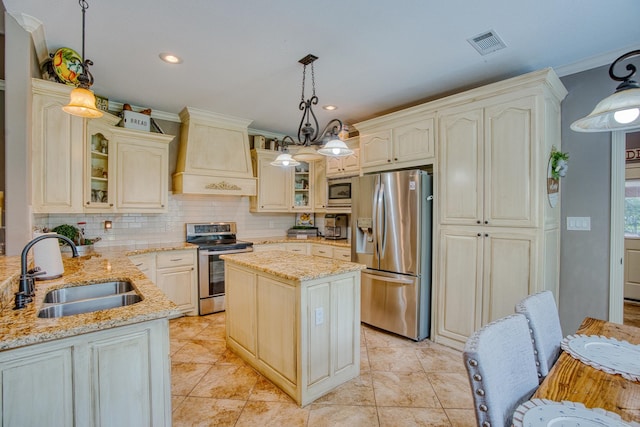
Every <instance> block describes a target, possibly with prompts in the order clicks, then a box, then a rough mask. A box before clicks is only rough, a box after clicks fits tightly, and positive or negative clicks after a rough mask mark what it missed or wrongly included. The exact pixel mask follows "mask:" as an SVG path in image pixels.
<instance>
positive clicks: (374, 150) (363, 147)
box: [360, 130, 392, 168]
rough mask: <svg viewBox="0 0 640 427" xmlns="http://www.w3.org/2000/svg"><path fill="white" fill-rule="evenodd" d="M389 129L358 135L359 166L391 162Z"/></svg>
mask: <svg viewBox="0 0 640 427" xmlns="http://www.w3.org/2000/svg"><path fill="white" fill-rule="evenodd" d="M391 154H392V153H391V131H390V130H383V131H379V132H373V133H370V134H367V135H361V136H360V166H362V168H370V167H375V166H380V165H386V164H388V163H391Z"/></svg>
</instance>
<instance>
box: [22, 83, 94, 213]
mask: <svg viewBox="0 0 640 427" xmlns="http://www.w3.org/2000/svg"><path fill="white" fill-rule="evenodd" d="M32 87H33V103H32V117H33V126H32V129H33V130H32V132H33V133H32V137H31V141H32V145H31V155H32V163H31V165H32V170H31V181H32V186H33V191H32V206H33V212H34V213H81V212H82V211H83V207H82V189H83V186H82V183H83V169H82V165H83V160H84V157H83V156H84V150H83V141H84V137H83V134H84V120H83V119H82V118H80V117H76V116H72V115H70V114H67V113H65V112H64V111H62V107H63V106H64V105H66V104H68V103H69V93H70V92H71V87H70V86H66V85H62V84H58V83H52V82H49V81H45V80H40V79H33V80H32Z"/></svg>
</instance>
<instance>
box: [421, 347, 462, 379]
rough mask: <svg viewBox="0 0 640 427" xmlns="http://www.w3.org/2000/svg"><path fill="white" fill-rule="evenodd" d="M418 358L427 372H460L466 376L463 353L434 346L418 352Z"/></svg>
mask: <svg viewBox="0 0 640 427" xmlns="http://www.w3.org/2000/svg"><path fill="white" fill-rule="evenodd" d="M416 356H417V357H418V360H419V361H420V363H421V364H422V369H424V371H425V372H460V373H462V374H466V372H467V371H466V369H465V367H464V362H463V360H462V352H460V351H457V350H454V349H451V348H448V347H445V346H443V345H440V344H435V343H434V344H433V345H431V346H429V347H425V348H419V349H417V350H416Z"/></svg>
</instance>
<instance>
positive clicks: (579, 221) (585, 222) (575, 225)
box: [567, 216, 591, 231]
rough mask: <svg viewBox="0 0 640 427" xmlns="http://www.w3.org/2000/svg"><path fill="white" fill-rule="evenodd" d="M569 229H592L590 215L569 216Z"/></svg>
mask: <svg viewBox="0 0 640 427" xmlns="http://www.w3.org/2000/svg"><path fill="white" fill-rule="evenodd" d="M567 230H574V231H590V230H591V217H590V216H568V217H567Z"/></svg>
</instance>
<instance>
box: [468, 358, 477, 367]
mask: <svg viewBox="0 0 640 427" xmlns="http://www.w3.org/2000/svg"><path fill="white" fill-rule="evenodd" d="M469 365H471V366H478V361H477V360H475V359H471V360H469Z"/></svg>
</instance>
